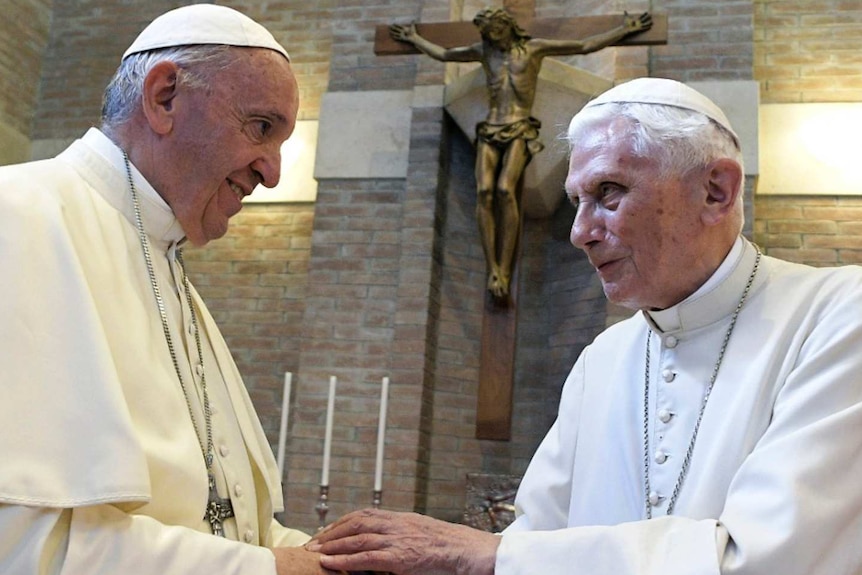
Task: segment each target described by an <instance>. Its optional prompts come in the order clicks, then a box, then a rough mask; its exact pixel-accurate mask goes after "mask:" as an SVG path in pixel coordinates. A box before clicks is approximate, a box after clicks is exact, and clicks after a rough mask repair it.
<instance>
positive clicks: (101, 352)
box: [0, 129, 308, 575]
mask: <svg viewBox="0 0 862 575" xmlns="http://www.w3.org/2000/svg"><path fill="white" fill-rule="evenodd" d="M133 172H134V181H135V186H136V188H137V190H138V193H139V196H140V202H141V209H142V216H143V224H144V228H145V230H146V232H147V235H148V236H149V240H150V243H151V248H152V255H153V264H154V268H155V273H156V276H157V279H158V282H159V287H160V289H161V292H162V297H163V298H164V300H165V304H166V307H167V317H168V318H169V322H170V327H171V333H172V339H173V342H174V347H175V349H176V354H177V357H178V360H179V364H180V369H181V371H182V373H183V378H184V380H185V382H186V386H187V388H188V389H189V391H190V394H189V395H190V397H189V403H190V405H191V408H192V410H193V411H194V413H195V419H196V421H197V422H198V427H199V428H200V430H201V433H203V428H204V416H203V412H202V409H201V405H202V401H201V396H200V388H199V383H200V374H201V371H200V370H201V367H200V366H199V360H198V354H197V350H196V345H195V337H194V328H193V325H192V322H191V315H190V311H189V309H188V305H187V303H186V301H185V298H184V297H181V294H182V293H183V292H182V276H181V273H182V272H181V270H180V268H179V266H178V265H177V262H176V259H175V256H176V251H177V249H178V246H179V244H180V243H181V241H182V239H183V237H184V233H183V231H182V229H181V228H180V226H179V224H178V222H177V220H176V219H175V218H174V216H173V214H172V212H171V210H170V209H169V208H168V206H167V205H166V204H165V203H164V201H163V200H162V199H161V198H160V197H159V196H158V194H157V193H156V192H155V190H154V189H153V188H152V186H150V185H149V184H148V183H147V182H146V181H145V180H144V179H143V177H142V176H141V175H140V173H138V172H137V171H136V170H134V169H133ZM0 269H2V272H0V330H1V331H0V334H2V344H0V389H2V394H3V396H2V400H0V458H2V461H3V463H2V465H0V533H2V536H0V573H3V574H4V575H12V574H18V573H22V574H24V573H26V574H32V573H59V572H61V573H64V574H81V573H87V574H101V573H104V574H109V573H110V574H112V575H115V574H118V573H134V574H136V575H149V574H153V575H155V574H158V575H162V574H166V573H170V574H175V573H176V574H182V573H220V574H228V573H230V574H233V573H236V574H238V573H274V572H275V562H274V558H273V555H272V553H271V552H270V551H268V550H267V549H265V548H263V547H262V546H275V545H299V544H302V543H303V542H305V541H306V540H307V539H308V537H307V536H306V535H305V534H303V533H301V532H299V531H294V530H289V529H286V528H284V527H282V526H280V525H278V524H277V523H276V522H275V521H274V520H273V518H272V516H273V512H275V511H280V510H281V509H282V497H281V485H280V478H279V476H278V470H277V468H276V465H275V461H274V459H273V456H272V452H271V450H270V447H269V444H268V442H267V441H266V438H265V437H264V434H263V431H262V429H261V428H260V424H259V421H258V419H257V416H256V414H255V412H254V409H253V406H252V404H251V401H250V400H249V397H248V394H247V392H246V390H245V388H244V386H243V384H242V381H241V379H240V375H239V373H238V372H237V369H236V366H235V365H234V362H233V360H232V359H231V356H230V353H229V351H228V349H227V346H226V345H225V342H224V340H223V339H222V337H221V335H220V333H219V331H218V328H217V327H216V325H215V323H214V322H213V320H212V317H211V316H210V314H209V313H208V312H207V310H206V308H205V306H204V304H203V302H202V301H201V299H200V297H199V296H198V295H197V293H195V292H194V291H193V292H192V296H193V301H194V305H195V309H196V313H197V317H198V324H199V327H200V335H201V343H202V344H203V364H204V369H205V370H206V371H205V374H206V381H207V387H208V389H209V394H210V401H211V404H212V406H213V416H212V429H213V443H214V450H215V459H216V461H215V465H214V471H215V475H216V481H217V484H218V488H219V493H220V495H221V497H226V496H230V498H231V500H232V503H233V507H234V510H235V513H236V518H235V519H228V520H227V521H226V523H225V531H226V535H227V538H226V539H222V538H219V537H214V536H212V535H209V533H210V528H209V524H208V523H207V522H206V521H204V519H203V511H204V508H205V504H206V501H207V495H208V489H207V473H206V467H205V464H204V460H203V455H202V453H201V447H200V445H199V442H198V438H197V437H196V435H195V430H194V428H193V426H192V422H191V419H190V417H189V407H188V406H187V401H186V398H185V397H184V395H183V391H182V389H181V388H180V385H179V382H178V381H177V375H176V372H175V369H174V366H173V364H172V361H171V356H170V353H169V351H168V348H167V344H166V343H165V337H164V334H163V331H162V325H161V320H160V316H159V312H158V309H157V307H156V302H155V299H154V296H153V291H152V287H151V285H150V280H149V277H148V274H147V268H146V264H145V260H144V257H143V255H142V249H141V243H140V239H139V237H138V232H137V230H136V228H135V225H134V216H133V207H132V201H131V197H130V191H129V184H128V180H127V177H126V173H125V167H124V163H123V157H122V153H121V151H120V150H119V148H117V147H116V146H115V145H114V144H113V143H111V141H110V140H108V138H106V137H105V136H104V135H103V134H102V133H101V132H99V131H98V130H95V129H92V130H90V131H89V132H88V133H87V134H86V135H85V136H84V138H82V139H81V140H78V141H76V142H75V143H73V144H72V145H71V146H70V147H69V148H68V149H67V150H65V151H64V152H63V153H61V154H60V155H59V156H58V157H57V158H54V159H51V160H45V161H40V162H33V163H28V164H21V165H17V166H9V167H5V168H2V169H0ZM204 441H205V440H204Z"/></svg>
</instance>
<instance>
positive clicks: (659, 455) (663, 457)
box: [655, 451, 667, 464]
mask: <svg viewBox="0 0 862 575" xmlns="http://www.w3.org/2000/svg"><path fill="white" fill-rule="evenodd" d="M665 461H667V453H665V452H664V451H656V452H655V462H656V463H659V464H661V463H664V462H665Z"/></svg>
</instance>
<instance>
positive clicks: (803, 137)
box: [757, 102, 862, 195]
mask: <svg viewBox="0 0 862 575" xmlns="http://www.w3.org/2000/svg"><path fill="white" fill-rule="evenodd" d="M757 193H758V194H775V195H779V194H781V195H784V194H787V195H800V194H805V195H862V102H859V103H810V104H764V105H761V107H760V179H759V181H758V184H757Z"/></svg>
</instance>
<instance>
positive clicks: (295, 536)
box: [266, 519, 311, 547]
mask: <svg viewBox="0 0 862 575" xmlns="http://www.w3.org/2000/svg"><path fill="white" fill-rule="evenodd" d="M309 539H311V536H310V535H308V534H307V533H305V532H303V531H300V530H298V529H290V528H289V527H285V526H284V525H282V524H281V523H279V522H278V521H276V520H275V519H273V520H272V523H270V526H269V532H268V533H267V537H266V542H267V547H299V546H300V545H305V544H306V543H307V542H308V540H309Z"/></svg>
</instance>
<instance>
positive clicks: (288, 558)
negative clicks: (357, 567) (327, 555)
mask: <svg viewBox="0 0 862 575" xmlns="http://www.w3.org/2000/svg"><path fill="white" fill-rule="evenodd" d="M271 551H272V553H273V555H275V572H276V573H277V575H341V572H340V571H330V570H329V569H326V568H325V567H323V566H322V565H321V564H320V554H319V553H313V552H311V551H309V550H307V549H305V548H304V547H276V548H274V549H271Z"/></svg>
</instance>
